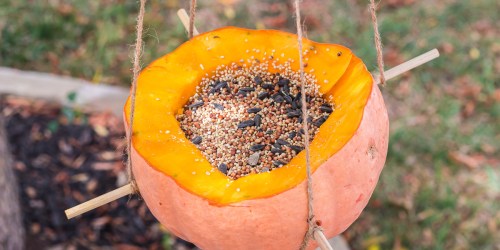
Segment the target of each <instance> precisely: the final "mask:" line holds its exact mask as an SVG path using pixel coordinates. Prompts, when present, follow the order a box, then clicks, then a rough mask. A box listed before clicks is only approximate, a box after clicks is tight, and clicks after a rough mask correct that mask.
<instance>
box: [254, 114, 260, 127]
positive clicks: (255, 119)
mask: <svg viewBox="0 0 500 250" xmlns="http://www.w3.org/2000/svg"><path fill="white" fill-rule="evenodd" d="M253 121H254V123H255V126H256V127H260V124H262V117H261V116H260V115H259V114H257V115H255V117H254V118H253Z"/></svg>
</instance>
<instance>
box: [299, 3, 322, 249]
mask: <svg viewBox="0 0 500 250" xmlns="http://www.w3.org/2000/svg"><path fill="white" fill-rule="evenodd" d="M295 21H296V25H297V41H298V49H299V65H300V66H299V67H300V70H299V71H300V72H299V73H300V92H301V93H302V95H301V103H302V129H303V130H304V145H305V151H306V173H307V211H308V212H307V231H306V234H305V235H304V239H303V240H302V244H301V245H300V249H301V250H303V249H306V248H307V244H308V243H309V240H310V239H311V238H313V234H314V231H316V230H321V228H320V227H319V226H318V225H316V223H315V221H314V206H313V198H314V197H313V191H312V176H311V152H310V149H309V125H308V123H309V122H308V121H307V117H309V116H308V111H307V102H306V86H305V85H306V79H305V75H304V62H303V60H304V59H303V55H302V53H303V52H302V36H303V35H302V25H301V17H300V0H295Z"/></svg>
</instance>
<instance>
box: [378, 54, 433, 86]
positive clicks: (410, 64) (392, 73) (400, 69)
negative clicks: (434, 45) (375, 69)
mask: <svg viewBox="0 0 500 250" xmlns="http://www.w3.org/2000/svg"><path fill="white" fill-rule="evenodd" d="M438 57H439V51H438V50H437V49H433V50H430V51H428V52H426V53H424V54H422V55H419V56H417V57H415V58H413V59H411V60H409V61H406V62H404V63H402V64H400V65H398V66H396V67H394V68H392V69H390V70H386V71H384V76H385V80H386V81H387V80H389V79H391V78H394V77H396V76H399V75H401V74H403V73H406V72H407V71H410V70H411V69H413V68H416V67H418V66H420V65H422V64H424V63H427V62H429V61H431V60H434V59H436V58H438ZM379 78H380V77H378V75H374V79H375V83H377V84H380V80H379Z"/></svg>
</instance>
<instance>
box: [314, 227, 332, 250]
mask: <svg viewBox="0 0 500 250" xmlns="http://www.w3.org/2000/svg"><path fill="white" fill-rule="evenodd" d="M313 238H314V240H315V241H316V242H317V243H318V246H319V248H320V249H321V250H333V248H332V246H331V245H330V242H328V239H326V237H325V235H324V234H323V231H321V230H314V233H313Z"/></svg>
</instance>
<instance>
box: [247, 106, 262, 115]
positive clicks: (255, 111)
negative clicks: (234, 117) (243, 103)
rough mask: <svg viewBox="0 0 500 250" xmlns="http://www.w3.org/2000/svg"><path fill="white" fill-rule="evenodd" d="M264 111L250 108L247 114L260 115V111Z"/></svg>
mask: <svg viewBox="0 0 500 250" xmlns="http://www.w3.org/2000/svg"><path fill="white" fill-rule="evenodd" d="M261 110H262V109H261V108H257V107H255V108H249V109H247V112H248V113H250V114H255V113H258V112H259V111H261Z"/></svg>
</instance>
